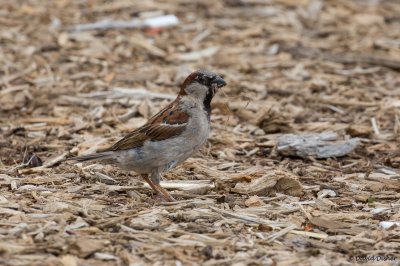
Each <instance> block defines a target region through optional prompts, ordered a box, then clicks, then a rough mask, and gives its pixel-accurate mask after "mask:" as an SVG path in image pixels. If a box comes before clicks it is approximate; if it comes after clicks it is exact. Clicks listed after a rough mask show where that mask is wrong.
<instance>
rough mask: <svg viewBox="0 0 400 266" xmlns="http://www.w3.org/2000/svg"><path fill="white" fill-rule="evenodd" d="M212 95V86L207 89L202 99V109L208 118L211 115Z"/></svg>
mask: <svg viewBox="0 0 400 266" xmlns="http://www.w3.org/2000/svg"><path fill="white" fill-rule="evenodd" d="M213 97H214V90H213V89H212V88H209V89H208V92H207V95H206V97H205V98H204V101H203V108H204V111H206V113H207V117H208V120H210V115H211V100H212V98H213Z"/></svg>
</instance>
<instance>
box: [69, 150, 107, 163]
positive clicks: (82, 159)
mask: <svg viewBox="0 0 400 266" xmlns="http://www.w3.org/2000/svg"><path fill="white" fill-rule="evenodd" d="M112 155H113V152H112V151H107V152H100V153H92V154H88V155H82V156H77V157H72V158H68V159H67V160H68V161H70V160H71V161H77V162H87V161H95V160H105V159H109V158H111V157H112Z"/></svg>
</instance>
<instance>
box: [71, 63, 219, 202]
mask: <svg viewBox="0 0 400 266" xmlns="http://www.w3.org/2000/svg"><path fill="white" fill-rule="evenodd" d="M225 85H226V82H225V81H224V80H223V79H222V78H221V77H220V76H219V75H217V74H215V73H212V72H209V71H206V70H199V71H196V72H193V73H192V74H190V75H189V76H188V77H187V78H186V79H185V81H184V82H183V84H182V85H181V87H180V91H179V94H178V96H177V97H176V99H175V100H174V101H173V102H171V103H170V104H168V105H167V106H166V107H165V108H164V109H162V110H161V111H160V112H159V113H157V114H156V115H154V116H153V117H152V118H150V119H149V121H147V123H146V124H145V125H143V126H141V127H139V128H138V129H136V130H134V131H132V132H130V133H129V134H128V135H126V136H125V137H124V138H122V139H121V140H120V141H118V142H116V143H115V144H114V145H112V146H111V147H110V148H109V149H107V150H105V151H101V152H98V153H94V154H89V155H83V156H78V157H73V158H69V159H68V160H75V161H78V162H85V161H99V162H100V163H107V164H115V165H117V166H119V167H121V168H122V169H124V170H127V171H135V172H137V173H139V174H140V175H141V176H142V177H143V179H144V180H145V181H146V182H147V183H148V184H149V185H150V187H151V188H152V189H153V190H154V191H155V192H156V193H157V194H159V195H160V196H161V197H162V198H163V199H164V200H166V201H174V198H173V197H172V196H171V195H170V194H169V193H168V191H167V190H165V189H164V188H162V187H161V186H160V175H161V173H163V172H166V171H168V170H170V169H172V168H173V167H175V166H176V165H178V164H179V163H181V162H183V161H185V160H186V159H187V158H189V157H190V156H191V155H192V154H193V153H194V152H196V151H197V150H198V149H199V148H200V147H201V146H202V145H203V144H204V143H205V141H206V140H207V138H208V135H209V131H210V114H211V100H212V99H213V97H214V95H215V93H216V92H217V90H218V89H219V88H221V87H223V86H225Z"/></svg>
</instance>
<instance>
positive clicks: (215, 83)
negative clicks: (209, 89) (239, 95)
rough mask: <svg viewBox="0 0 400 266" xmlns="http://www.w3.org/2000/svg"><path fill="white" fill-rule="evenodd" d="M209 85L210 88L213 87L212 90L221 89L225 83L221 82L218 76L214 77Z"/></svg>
mask: <svg viewBox="0 0 400 266" xmlns="http://www.w3.org/2000/svg"><path fill="white" fill-rule="evenodd" d="M211 84H212V86H213V87H214V88H221V87H223V86H225V85H226V82H225V80H223V79H222V78H221V77H220V76H216V77H215V78H214V79H213V80H212V82H211Z"/></svg>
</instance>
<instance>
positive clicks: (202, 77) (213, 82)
mask: <svg viewBox="0 0 400 266" xmlns="http://www.w3.org/2000/svg"><path fill="white" fill-rule="evenodd" d="M225 85H226V82H225V80H224V79H223V78H221V77H220V76H219V75H218V74H215V73H213V72H210V71H207V70H198V71H195V72H193V73H192V74H190V75H189V76H188V77H187V78H186V79H185V81H184V82H183V83H182V86H181V91H180V92H179V95H189V96H192V97H194V98H196V99H198V100H200V101H201V102H203V103H204V107H205V109H206V110H207V111H209V110H210V103H211V100H212V98H213V97H214V95H215V93H216V92H217V90H218V89H219V88H221V87H223V86H225Z"/></svg>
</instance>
